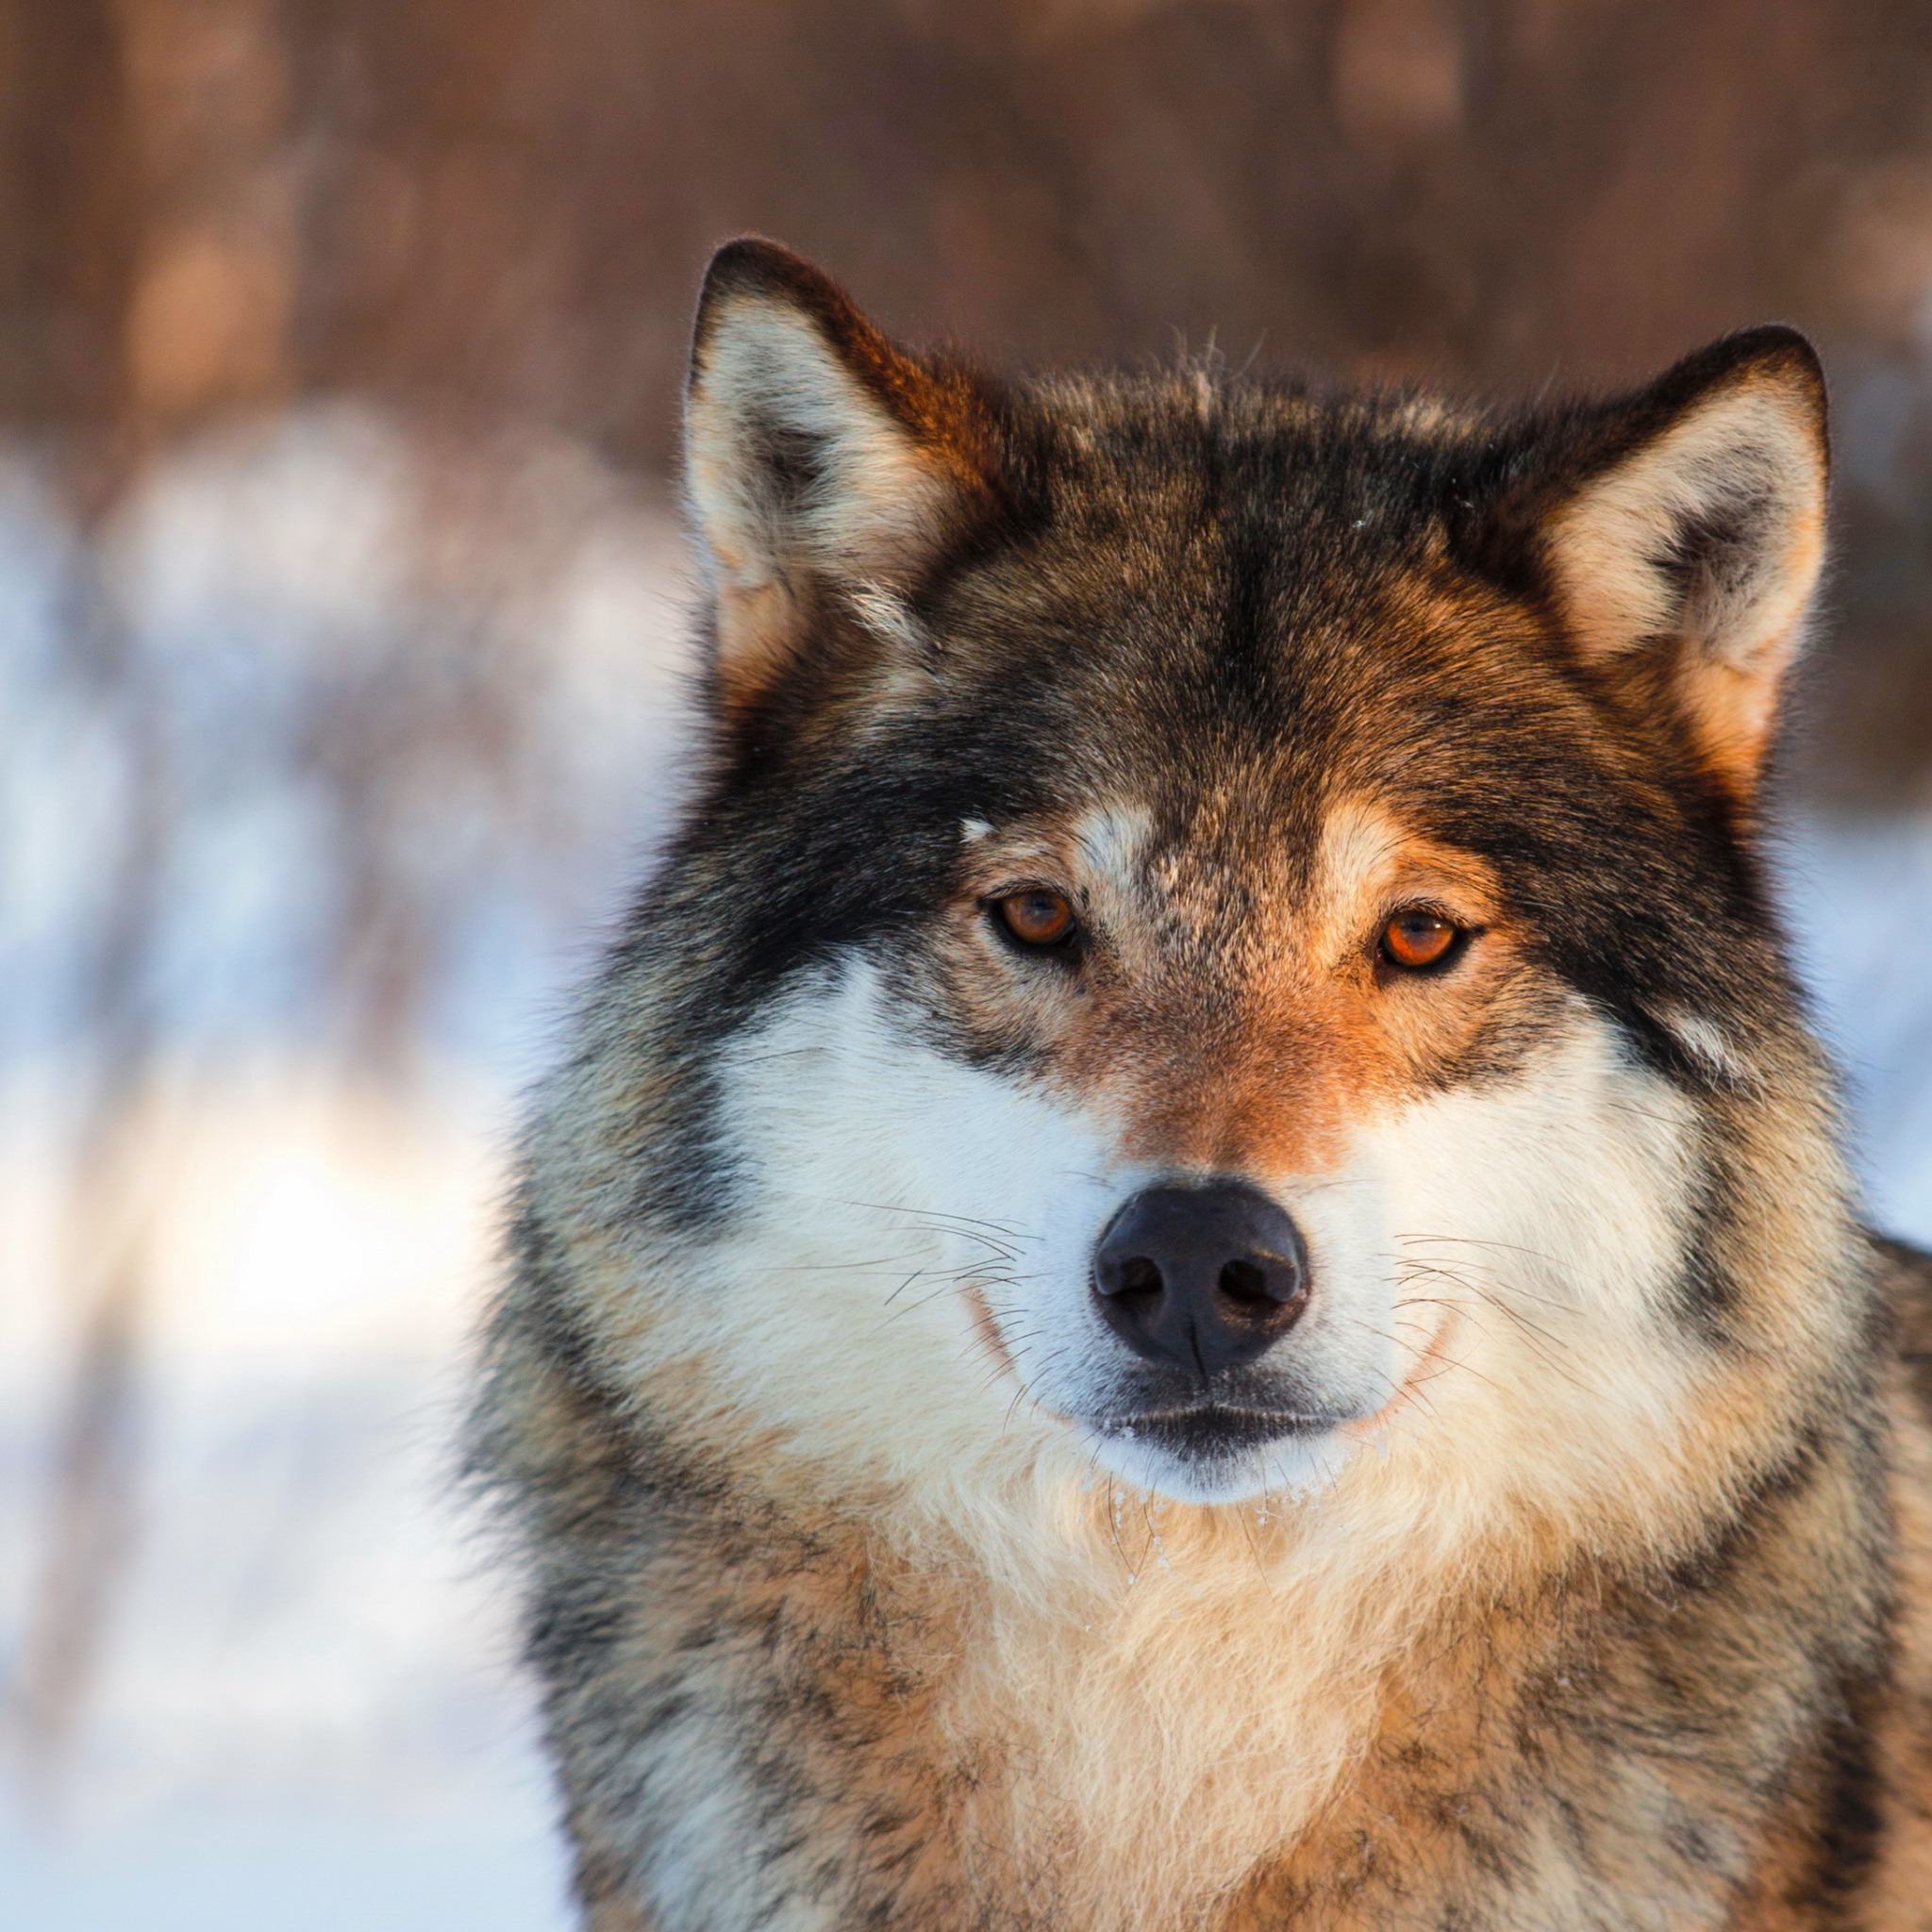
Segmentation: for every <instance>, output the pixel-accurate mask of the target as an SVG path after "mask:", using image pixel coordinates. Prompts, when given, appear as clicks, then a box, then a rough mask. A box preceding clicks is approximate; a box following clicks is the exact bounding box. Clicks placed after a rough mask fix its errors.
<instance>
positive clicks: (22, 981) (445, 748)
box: [0, 408, 685, 1932]
mask: <svg viewBox="0 0 1932 1932" xmlns="http://www.w3.org/2000/svg"><path fill="white" fill-rule="evenodd" d="M676 544H677V539H676V536H675V530H674V528H673V526H672V525H670V523H669V522H668V520H667V518H666V516H665V514H664V511H663V508H662V507H661V505H660V504H659V503H658V502H655V501H653V500H651V499H650V498H648V497H647V496H645V495H643V494H641V492H640V491H639V488H638V486H637V485H636V484H635V482H625V481H624V480H621V479H620V478H619V477H618V476H617V475H615V474H614V473H612V472H611V471H610V470H608V468H607V467H605V466H601V465H600V464H599V463H597V462H596V461H595V460H594V459H593V458H591V457H589V456H587V455H586V454H585V453H584V452H583V451H581V450H579V449H575V448H573V447H569V446H566V445H562V444H545V443H541V442H536V443H527V444H519V445H517V446H515V447H514V448H505V447H495V448H491V449H488V450H481V451H479V450H476V449H474V448H467V447H466V448H462V449H460V450H451V449H449V448H447V447H442V446H439V445H438V443H437V442H436V441H435V440H434V439H433V438H427V439H425V438H424V437H421V436H412V435H411V434H409V433H408V432H407V431H406V430H404V429H402V428H400V427H398V426H397V425H394V424H392V423H385V422H383V421H382V420H381V419H379V418H377V417H375V416H374V415H371V414H370V413H368V412H366V411H359V410H357V409H354V408H319V409H314V410H307V411H292V412H289V413H287V414H282V415H277V416H275V417H274V418H271V419H269V420H267V421H266V422H265V423H263V424H262V425H258V427H256V428H253V429H239V430H229V431H226V432H224V433H222V434H219V435H215V436H212V437H209V438H208V439H206V440H204V441H199V442H196V443H194V444H192V445H191V446H190V447H188V448H186V449H184V450H182V451H181V452H180V453H179V454H178V455H176V456H175V457H173V458H171V459H170V460H168V461H167V462H165V463H164V464H162V465H160V466H159V467H158V469H157V470H156V471H155V472H154V474H153V475H152V476H151V478H150V479H149V480H148V481H147V482H146V483H145V484H144V485H143V486H142V488H141V489H140V490H138V491H136V492H135V493H134V494H133V495H132V496H131V497H130V498H129V499H128V500H127V501H126V502H125V504H124V505H123V506H122V508H120V510H119V511H118V512H117V514H116V516H115V518H114V519H113V521H112V523H111V525H109V526H108V527H106V528H103V529H101V530H99V531H97V532H95V533H93V534H92V541H83V539H82V537H81V534H80V533H79V532H78V531H76V530H75V528H74V527H73V525H72V524H71V522H70V521H69V520H68V519H67V518H66V517H65V516H64V515H63V512H62V511H61V509H60V508H58V505H57V500H56V499H55V497H54V496H53V495H52V494H51V492H50V491H48V490H47V489H46V488H45V487H44V486H43V484H42V479H41V478H40V477H38V476H37V475H36V472H35V468H34V465H33V464H32V462H31V461H30V460H27V459H26V458H24V457H16V458H15V459H14V460H13V461H12V462H11V463H9V464H7V465H5V467H4V468H0V788H4V794H5V805H4V817H5V822H6V824H7V826H8V836H7V839H6V841H5V843H4V846H0V868H4V871H0V985H4V986H5V987H6V989H7V1000H6V1003H5V1007H4V1009H0V1037H4V1040H5V1044H6V1048H7V1053H6V1065H7V1069H8V1072H7V1078H6V1083H5V1086H4V1088H0V1266H4V1284H5V1285H4V1291H0V1682H9V1683H11V1684H12V1685H13V1686H14V1687H15V1689H14V1695H13V1699H12V1708H11V1709H10V1710H9V1711H8V1713H7V1715H8V1716H9V1717H10V1718H11V1719H12V1723H11V1724H9V1725H8V1729H7V1731H6V1733H5V1734H4V1737H5V1741H6V1742H7V1744H8V1746H10V1747H11V1751H12V1754H13V1758H14V1761H13V1762H12V1763H11V1764H10V1765H8V1766H5V1767H0V1769H4V1770H8V1771H11V1772H12V1773H13V1774H14V1775H13V1776H12V1777H11V1778H10V1779H8V1781H7V1784H6V1786H5V1790H6V1791H7V1793H8V1795H7V1798H6V1800H5V1807H4V1809H0V1899H4V1900H6V1901H7V1904H6V1907H5V1908H4V1910H0V1920H4V1922H5V1923H6V1924H8V1925H9V1926H15V1925H18V1926H21V1927H23V1928H25V1927H29V1926H31V1927H35V1928H40V1927H45V1928H47V1932H55V1928H60V1932H78V1928H83V1927H90V1926H100V1927H104V1928H105V1927H113V1926H122V1925H130V1926H131V1925H134V1924H142V1925H144V1926H153V1927H161V1926H174V1925H179V1926H182V1927H184V1928H185V1927H190V1926H192V1927H195V1928H197V1932H213V1928H217V1927H222V1926H227V1925H234V1926H237V1927H240V1926H243V1925H248V1926H259V1925H265V1924H274V1925H275V1926H278V1927H280V1926H288V1927H306V1926H309V1925H313V1926H316V1927H318V1928H320V1927H324V1926H328V1927H332V1928H333V1927H340V1926H341V1925H345V1924H355V1925H357V1926H358V1927H369V1928H375V1927H390V1926H394V1927H397V1928H401V1927H405V1926H410V1927H415V1926H422V1925H425V1924H462V1925H464V1926H466V1927H474V1928H478V1932H482V1928H488V1927H491V1926H497V1925H501V1926H505V1927H509V1926H517V1927H539V1926H542V1925H546V1924H558V1923H561V1921H560V1918H559V1909H560V1907H559V1901H560V1897H561V1891H560V1886H561V1877H560V1868H559V1864H558V1853H557V1850H556V1846H555V1843H554V1840H553V1837H552V1833H551V1828H550V1821H549V1811H550V1807H549V1805H548V1803H547V1794H546V1791H545V1790H544V1785H543V1776H542V1774H541V1770H540V1769H539V1768H538V1767H537V1765H536V1764H535V1762H534V1760H533V1758H532V1756H531V1749H530V1726H529V1720H528V1713H527V1710H526V1707H525V1701H524V1699H523V1696H522V1693H521V1691H520V1688H519V1687H518V1686H517V1685H516V1684H515V1683H514V1682H513V1681H512V1679H511V1677H510V1674H509V1673H508V1669H507V1655H508V1652H507V1639H506V1635H505V1608H504V1605H503V1602H502V1600H501V1598H500V1596H499V1595H498V1593H497V1592H496V1591H495V1589H494V1588H493V1587H492V1586H491V1583H490V1582H489V1581H488V1580H487V1579H484V1578H482V1577H481V1576H480V1575H479V1558H480V1555H481V1552H480V1551H479V1549H478V1548H477V1547H476V1546H475V1545H474V1544H473V1543H472V1542H470V1541H466V1526H465V1524H464V1523H463V1522H462V1521H461V1520H460V1518H459V1516H458V1512H457V1510H456V1508H455V1507H454V1505H453V1503H452V1501H451V1498H450V1496H449V1493H448V1489H449V1483H448V1476H449V1437H450V1429H451V1421H452V1416H453V1414H454V1404H455V1399H456V1396H455V1391H456V1388H457V1385H458V1381H459V1365H460V1362H461V1359H462V1356H463V1351H464V1343H465V1337H466V1335H467V1332H468V1329H469V1325H470V1324H471V1323H472V1321H473V1319H474V1316H475V1308H476V1305H477V1301H478V1298H479V1295H480V1293H481V1291H482V1290H483V1288H484V1285H485V1284H486V1283H487V1282H488V1280H489V1278H490V1273H491V1265H492V1262H491V1241H492V1238H493V1234H494V1227H495V1215H496V1205H497V1199H498V1194H499V1191H500V1186H501V1180H502V1172H503V1159H504V1150H505V1146H506V1141H507V1136H508V1129H509V1125H510V1123H511V1120H512V1116H513V1111H514V1096H515V1093H516V1091H517V1089H518V1087H519V1085H520V1083H522V1082H523V1081H524V1080H525V1078H526V1077H527V1075H528V1074H529V1073H530V1072H531V1071H532V1069H533V1068H534V1067H535V1065H536V1064H537V1062H538V1059H539V1058H540V1057H541V1046H542V1041H543V1039H544V1035H545V1032H546V1028H547V1022H548V1018H549V1015H550V1013H551V1011H552V1010H553V1008H554V1004H555V995H556V994H557V992H558V989H560V988H563V987H566V986H567V985H568V984H569V983H570V981H571V980H572V979H573V978H574V977H575V974H576V973H577V971H578V969H579V965H580V962H581V959H582V958H583V956H584V955H585V954H586V952H587V951H588V950H589V949H590V948H591V945H592V944H593V943H594V938H595V933H596V930H597V926H598V924H599V921H600V920H601V919H602V918H603V917H604V916H605V914H606V913H607V912H608V911H609V910H611V909H612V908H614V907H615V905H616V903H617V899H618V895H619V892H620V889H621V886H622V884H623V882H624V881H625V880H627V879H628V878H630V877H631V876H633V875H634V874H636V872H637V871H638V869H639V867H640V865H641V863H642V862H643V858H644V856H645V851H646V847H647V845H648V842H649V840H650V837H651V835H652V834H653V833H654V832H655V831H656V830H658V828H659V827H660V826H661V824H662V823H663V819H664V813H665V807H666V802H667V799H668V796H669V794H670V792H671V791H672V789H673V788H674V787H675V782H676V774H677V752H678V745H679V741H680V730H679V715H680V704H681V701H682V686H681V682H680V669H681V639H682V636H683V627H682V626H683V618H682V609H683V605H684V603H685V585H684V582H683V578H682V575H681V568H682V566H681V559H680V557H679V554H678V551H677V547H676ZM76 635H78V636H79V637H80V638H81V639H82V641H83V645H84V647H83V648H79V649H76V648H75V637H76ZM130 928H132V929H130ZM76 1276H77V1277H78V1292H76Z"/></svg>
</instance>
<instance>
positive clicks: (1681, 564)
mask: <svg viewBox="0 0 1932 1932" xmlns="http://www.w3.org/2000/svg"><path fill="white" fill-rule="evenodd" d="M1570 430H1571V434H1572V435H1573V436H1574V441H1572V442H1571V445H1570V448H1569V450H1568V451H1567V452H1566V453H1565V454H1564V455H1562V456H1560V457H1559V458H1558V459H1557V470H1558V473H1559V479H1558V480H1557V481H1556V482H1555V483H1554V485H1551V484H1549V483H1546V484H1545V487H1544V490H1543V491H1541V492H1539V493H1540V495H1541V505H1540V507H1539V512H1538V522H1539V524H1540V526H1541V540H1542V554H1543V559H1544V563H1545V566H1546V568H1547V571H1548V575H1549V579H1550V585H1551V588H1552V590H1553V591H1554V594H1555V598H1556V602H1557V607H1558V609H1559V610H1560V612H1561V615H1562V618H1563V621H1564V625H1565V628H1566V629H1567V631H1568V632H1569V634H1570V637H1571V638H1572V640H1573V641H1574V645H1575V648H1576V649H1577V651H1578V652H1579V653H1580V654H1581V656H1582V657H1583V658H1584V659H1585V660H1586V662H1588V663H1589V664H1590V665H1591V667H1592V668H1593V669H1595V670H1597V671H1598V672H1600V673H1601V674H1603V675H1606V676H1607V678H1608V679H1609V680H1610V681H1611V682H1612V683H1613V684H1614V685H1616V686H1618V687H1620V688H1621V689H1622V690H1623V691H1624V692H1625V693H1626V695H1627V696H1628V697H1629V698H1630V699H1631V700H1632V701H1633V702H1636V703H1639V704H1646V705H1649V704H1657V703H1674V704H1675V705H1676V706H1677V708H1679V711H1680V714H1681V715H1682V716H1683V717H1684V719H1685V721H1686V722H1687V724H1689V727H1690V731H1691V739H1692V741H1693V742H1694V743H1695V745H1696V746H1697V748H1698V750H1699V752H1700V754H1701V755H1702V757H1703V758H1705V760H1706V761H1707V764H1708V765H1709V766H1710V768H1711V769H1712V771H1713V772H1714V773H1715V774H1717V775H1718V776H1719V777H1720V779H1722V780H1723V781H1724V783H1725V784H1726V786H1727V787H1728V788H1729V789H1730V790H1731V791H1733V792H1734V793H1735V794H1737V795H1738V796H1740V797H1748V796H1749V795H1750V793H1751V791H1752V790H1753V789H1754V787H1755V785H1756V783H1757V777H1758V774H1759V772H1760V769H1761V767H1762V765H1763V762H1764V758H1765V755H1766V753H1767V751H1768V749H1769V746H1770V741H1771V738H1772V733H1773V730H1774V725H1775V724H1776V718H1777V701H1778V693H1779V689H1780V686H1781V684H1782V681H1783V676H1784V673H1785V672H1786V670H1787V669H1788V668H1789V666H1790V662H1791V660H1792V658H1794V657H1795V656H1796V654H1797V651H1798V647H1799V645H1800V644H1801V642H1802V641H1803V636H1804V628H1805V618H1806V613H1807V608H1808V607H1809V605H1810V601H1811V595H1812V592H1813V591H1814V590H1815V588H1816V587H1817V583H1818V574H1819V567H1820V565H1821V563H1822V561H1823V559H1824V506H1825V482H1826V475H1827V469H1828V446H1827V442H1826V436H1825V412H1824V372H1823V370H1822V369H1821V368H1820V367H1819V362H1818V358H1817V355H1816V353H1815V352H1814V351H1813V350H1812V347H1811V345H1810V343H1809V342H1807V341H1806V340H1805V338H1804V337H1803V336H1801V335H1799V334H1798V333H1797V331H1796V330H1795V329H1789V328H1780V327H1769V328H1758V329H1752V330H1749V331H1748V332H1746V333H1744V334H1741V335H1735V336H1729V337H1726V338H1725V339H1724V341H1718V342H1714V343H1712V344H1711V345H1710V346H1709V347H1708V348H1706V349H1702V350H1699V351H1698V352H1697V353H1696V354H1695V355H1692V356H1690V357H1687V358H1685V359H1684V360H1683V361H1682V362H1680V363H1678V364H1677V366H1676V367H1675V368H1674V369H1672V370H1671V371H1669V372H1668V373H1667V374H1666V375H1663V376H1662V377H1661V378H1660V379H1659V380H1658V381H1657V382H1656V383H1654V384H1653V385H1652V386H1651V387H1650V388H1649V389H1648V390H1645V391H1641V392H1640V393H1639V394H1637V395H1635V396H1632V397H1628V398H1625V399H1624V401H1622V402H1620V403H1613V404H1610V405H1608V406H1607V407H1606V408H1603V409H1602V410H1600V411H1596V412H1592V414H1591V417H1589V418H1587V419H1584V420H1581V421H1576V422H1573V424H1572V425H1570Z"/></svg>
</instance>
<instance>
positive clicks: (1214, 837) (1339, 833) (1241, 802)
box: [969, 782, 1422, 924]
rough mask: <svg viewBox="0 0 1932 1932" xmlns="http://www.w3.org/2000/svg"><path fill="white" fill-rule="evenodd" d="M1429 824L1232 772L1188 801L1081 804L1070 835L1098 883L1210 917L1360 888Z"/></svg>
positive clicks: (1412, 846) (1354, 795)
mask: <svg viewBox="0 0 1932 1932" xmlns="http://www.w3.org/2000/svg"><path fill="white" fill-rule="evenodd" d="M1419 830H1420V828H1418V827H1417V826H1415V825H1414V824H1410V823H1409V822H1408V821H1407V818H1406V817H1405V815H1404V814H1403V813H1402V812H1401V811H1400V810H1399V809H1397V808H1395V807H1394V806H1393V805H1391V803H1389V802H1386V801H1384V800H1381V799H1378V798H1375V797H1374V796H1372V795H1369V794H1367V793H1363V792H1360V791H1345V792H1341V793H1339V794H1335V795H1330V796H1327V797H1314V796H1304V797H1292V796H1286V797H1285V796H1284V795H1283V794H1282V792H1280V791H1276V790H1274V789H1272V788H1270V787H1268V786H1267V785H1265V784H1250V785H1241V784H1240V783H1235V782H1230V783H1226V784H1224V785H1220V786H1212V787H1208V788H1204V789H1203V790H1202V791H1200V792H1199V793H1198V794H1196V795H1195V796H1193V797H1191V798H1190V799H1189V800H1188V801H1187V804H1186V808H1185V809H1175V808H1174V807H1173V805H1172V803H1171V802H1170V803H1169V804H1168V805H1167V806H1166V808H1163V806H1162V804H1161V803H1160V802H1158V801H1153V800H1143V799H1135V800H1119V799H1117V800H1111V801H1108V802H1106V803H1102V804H1097V805H1092V806H1089V807H1087V808H1083V809H1077V810H1075V811H1074V812H1072V813H1071V814H1070V815H1069V817H1068V820H1067V822H1066V833H1065V841H1066V846H1067V848H1068V849H1069V850H1070V852H1071V853H1072V855H1073V856H1074V858H1075V861H1076V863H1077V865H1078V867H1079V869H1080V870H1081V871H1082V872H1083V873H1084V874H1086V875H1087V878H1088V879H1089V880H1090V881H1091V882H1092V883H1094V884H1096V885H1099V886H1102V887H1108V888H1111V889H1112V890H1113V891H1116V892H1118V893H1120V894H1122V895H1123V896H1127V897H1144V896H1149V895H1151V896H1152V897H1153V898H1155V899H1156V900H1158V902H1159V903H1160V904H1162V905H1163V906H1165V907H1167V908H1171V909H1172V910H1173V911H1174V912H1175V913H1178V914H1180V915H1182V916H1183V917H1184V918H1186V919H1187V920H1188V921H1189V923H1191V924H1202V923H1209V922H1216V921H1224V920H1227V919H1230V918H1233V917H1235V916H1238V915H1240V916H1249V917H1251V916H1253V915H1254V914H1255V913H1257V911H1260V910H1262V909H1263V908H1268V907H1269V906H1271V905H1272V906H1276V907H1281V906H1287V905H1294V906H1300V907H1306V905H1307V902H1308V901H1309V900H1310V899H1311V898H1315V897H1323V898H1349V897H1352V896H1354V895H1355V894H1356V893H1357V891H1360V890H1362V889H1363V888H1365V887H1367V886H1370V885H1372V884H1373V883H1374V881H1376V880H1377V879H1379V878H1381V877H1384V876H1386V875H1387V874H1390V873H1391V871H1393V870H1396V869H1397V868H1399V867H1400V866H1401V865H1402V864H1403V862H1404V861H1405V860H1406V859H1408V858H1413V857H1414V856H1415V854H1416V852H1417V851H1418V849H1419V847H1420V845H1421V843H1422V841H1421V839H1420V837H1419ZM969 836H971V835H970V833H969Z"/></svg>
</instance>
